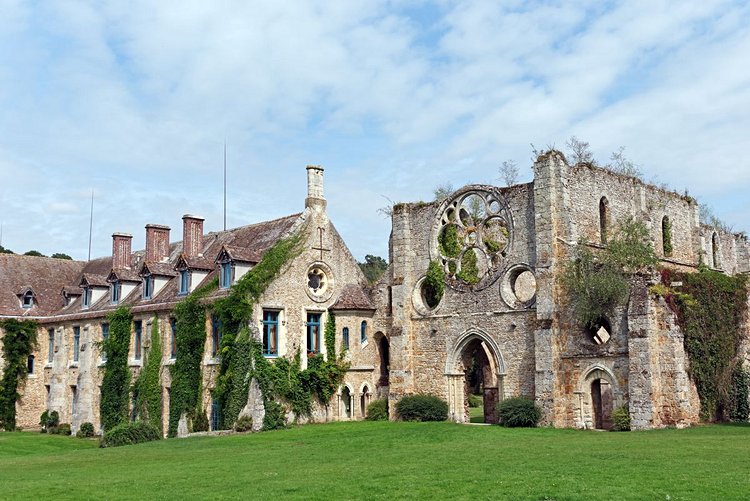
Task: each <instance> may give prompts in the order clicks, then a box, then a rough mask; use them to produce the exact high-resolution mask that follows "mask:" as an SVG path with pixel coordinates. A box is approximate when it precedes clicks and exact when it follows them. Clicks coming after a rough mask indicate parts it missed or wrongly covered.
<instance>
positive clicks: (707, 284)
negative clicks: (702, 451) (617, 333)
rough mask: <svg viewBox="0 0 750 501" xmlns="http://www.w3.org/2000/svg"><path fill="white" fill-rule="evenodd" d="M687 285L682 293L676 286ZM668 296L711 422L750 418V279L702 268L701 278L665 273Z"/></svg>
mask: <svg viewBox="0 0 750 501" xmlns="http://www.w3.org/2000/svg"><path fill="white" fill-rule="evenodd" d="M675 282H682V285H681V286H680V287H679V291H677V290H675V289H674V288H672V287H671V284H673V283H675ZM651 292H653V293H655V294H659V295H662V296H663V297H664V299H665V300H666V302H667V304H668V305H669V307H670V308H671V309H672V310H673V311H674V312H675V314H676V316H677V323H678V325H679V326H680V328H681V329H682V331H683V333H684V336H685V337H684V344H685V351H686V352H687V354H688V359H689V361H690V367H689V370H688V372H689V374H690V377H691V378H692V379H693V382H694V383H695V386H696V389H697V390H698V396H699V397H700V401H701V418H702V419H704V420H707V421H727V420H730V419H732V420H741V421H746V420H747V418H748V402H747V399H748V377H747V372H746V371H745V369H744V368H743V367H742V356H741V353H740V345H741V343H742V339H743V335H744V333H743V322H744V319H745V318H746V317H745V316H746V315H747V294H748V289H747V277H746V276H745V275H736V276H727V275H724V274H723V273H719V272H717V271H713V270H710V269H708V268H706V267H701V268H700V269H699V271H698V273H676V272H674V271H671V270H666V269H665V270H663V271H662V283H661V284H660V285H659V286H656V287H652V288H651Z"/></svg>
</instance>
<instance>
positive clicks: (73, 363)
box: [68, 362, 78, 369]
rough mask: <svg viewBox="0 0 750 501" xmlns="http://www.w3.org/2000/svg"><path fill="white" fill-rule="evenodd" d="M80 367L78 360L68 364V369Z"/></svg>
mask: <svg viewBox="0 0 750 501" xmlns="http://www.w3.org/2000/svg"><path fill="white" fill-rule="evenodd" d="M77 368H78V362H71V363H70V365H68V369H77Z"/></svg>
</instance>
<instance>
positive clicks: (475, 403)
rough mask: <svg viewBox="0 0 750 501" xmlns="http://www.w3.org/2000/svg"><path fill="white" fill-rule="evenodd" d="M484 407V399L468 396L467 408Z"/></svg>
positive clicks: (480, 396) (472, 395)
mask: <svg viewBox="0 0 750 501" xmlns="http://www.w3.org/2000/svg"><path fill="white" fill-rule="evenodd" d="M483 405H484V398H483V397H482V395H474V394H472V393H470V394H469V407H482V406H483Z"/></svg>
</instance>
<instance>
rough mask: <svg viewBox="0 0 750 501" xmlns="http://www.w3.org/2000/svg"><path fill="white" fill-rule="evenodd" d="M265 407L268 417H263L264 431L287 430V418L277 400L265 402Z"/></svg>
mask: <svg viewBox="0 0 750 501" xmlns="http://www.w3.org/2000/svg"><path fill="white" fill-rule="evenodd" d="M263 406H264V407H265V409H266V415H265V416H264V417H263V430H264V431H266V430H281V429H283V428H286V417H284V409H283V408H282V407H281V404H279V403H278V402H276V401H275V400H265V401H264V402H263Z"/></svg>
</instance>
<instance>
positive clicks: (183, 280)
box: [180, 270, 190, 294]
mask: <svg viewBox="0 0 750 501" xmlns="http://www.w3.org/2000/svg"><path fill="white" fill-rule="evenodd" d="M188 292H190V272H189V271H188V270H180V294H187V293H188Z"/></svg>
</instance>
